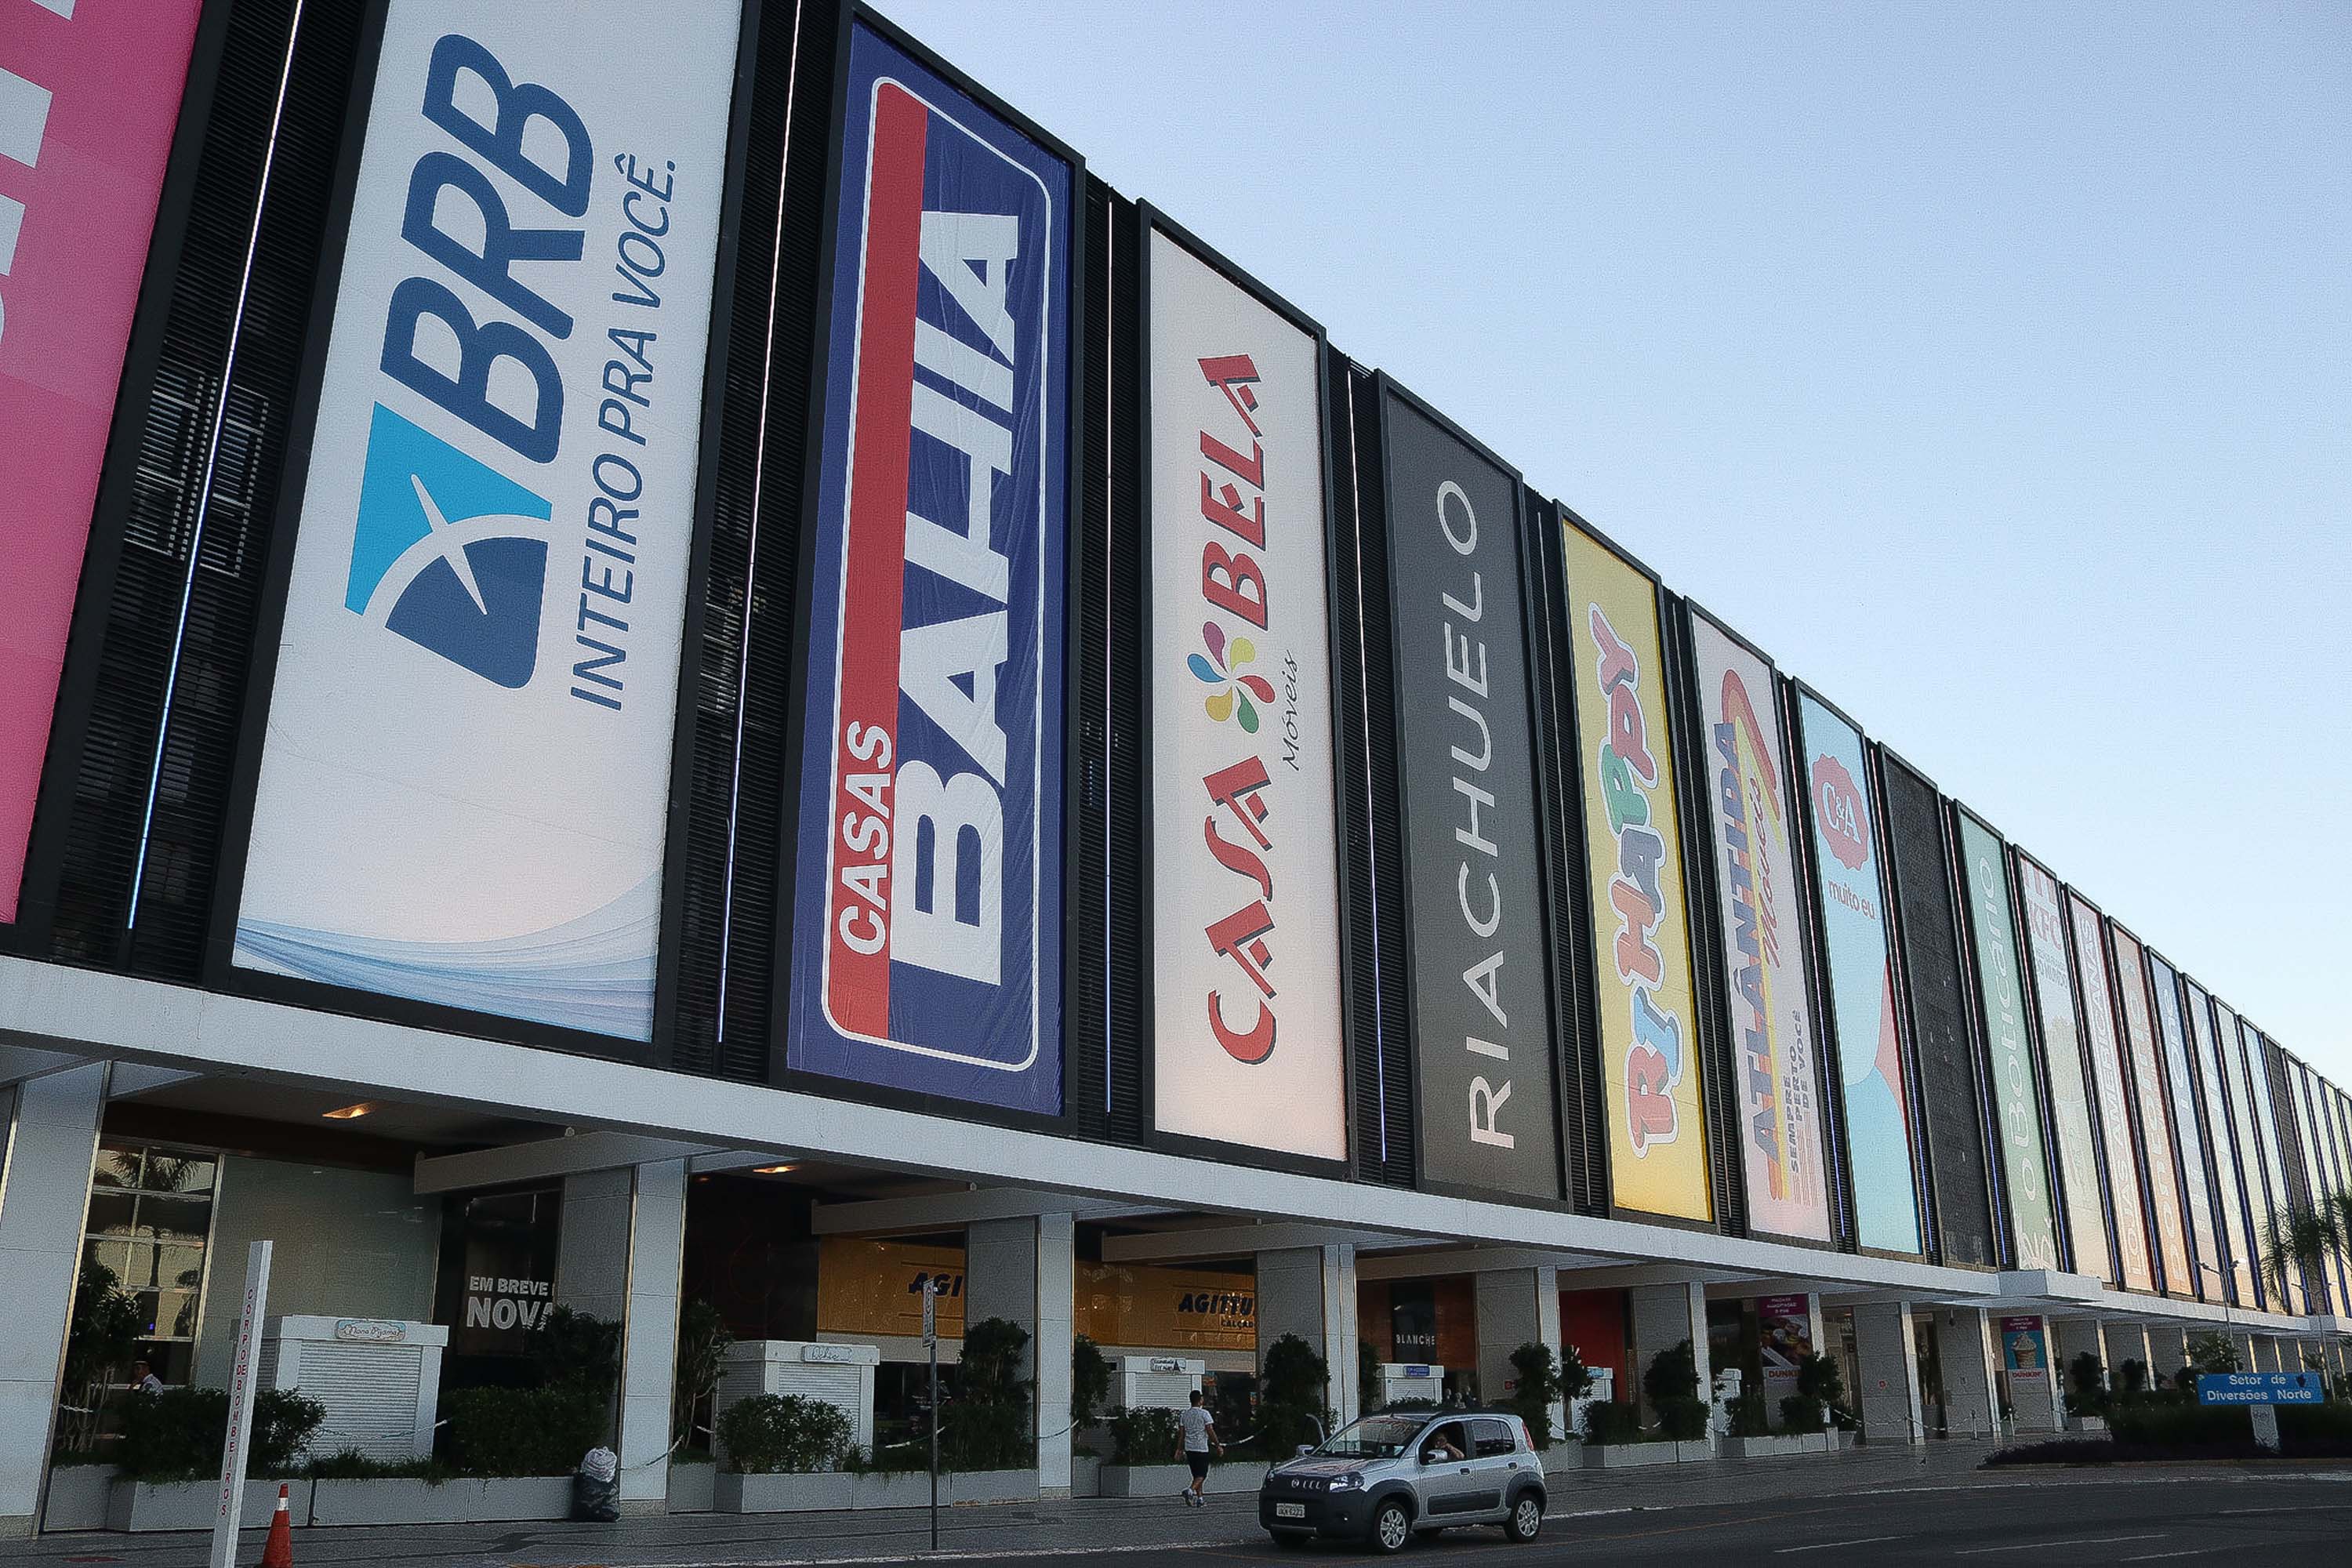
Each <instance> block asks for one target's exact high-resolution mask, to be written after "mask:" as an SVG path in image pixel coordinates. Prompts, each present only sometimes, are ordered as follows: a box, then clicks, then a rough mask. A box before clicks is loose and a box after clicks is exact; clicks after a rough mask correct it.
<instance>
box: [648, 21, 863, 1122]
mask: <svg viewBox="0 0 2352 1568" xmlns="http://www.w3.org/2000/svg"><path fill="white" fill-rule="evenodd" d="M803 13H813V14H814V15H810V16H803ZM833 25H834V8H833V7H831V6H827V5H789V4H776V5H768V6H765V7H764V8H763V9H762V11H761V19H760V28H759V37H758V38H757V40H756V42H755V43H754V45H753V47H754V49H755V50H756V52H757V58H756V59H755V61H754V64H753V68H752V80H751V111H750V115H749V124H748V137H747V142H746V146H745V152H744V163H743V168H742V182H743V190H742V205H741V209H740V212H741V216H740V231H739V237H738V241H737V247H736V261H735V268H736V269H735V277H734V295H733V300H732V307H733V308H732V314H731V321H732V326H731V330H730V342H729V344H728V351H727V360H726V364H727V369H726V393H725V405H724V407H723V410H722V412H721V414H720V416H719V426H718V432H717V437H716V440H715V443H714V445H713V447H712V449H711V450H710V451H709V452H708V453H706V454H705V460H706V461H709V462H715V463H716V464H717V465H718V475H717V482H716V485H715V490H714V495H715V506H714V509H713V512H712V521H711V535H710V546H709V565H708V568H707V576H706V578H705V580H704V584H703V594H702V647H701V650H700V653H701V658H700V659H699V660H698V668H699V675H698V680H697V683H696V685H695V686H694V688H693V689H692V692H691V698H692V700H693V701H694V702H695V704H696V722H695V737H696V739H695V749H694V755H693V756H692V758H691V759H690V760H689V763H688V766H687V767H686V768H685V769H684V770H682V773H681V777H682V778H683V781H684V785H685V788H686V789H687V791H688V816H687V831H686V844H685V848H684V853H683V854H682V856H681V857H680V861H679V867H680V869H679V873H678V874H679V876H680V879H681V880H682V882H683V884H684V886H683V888H682V890H681V891H682V899H681V904H682V910H683V916H682V921H681V924H680V928H679V938H678V963H677V1004H676V1032H675V1035H674V1036H673V1042H672V1046H671V1052H670V1065H671V1066H672V1067H675V1068H679V1069H681V1070H683V1071H688V1072H696V1073H704V1074H709V1075H711V1076H715V1077H722V1078H730V1079H743V1080H747V1081H759V1080H763V1079H765V1078H766V1077H767V1073H768V1055H769V1040H768V1029H769V1019H770V1017H771V1007H770V1004H771V994H772V982H773V972H774V937H775V910H776V895H775V877H774V868H775V866H776V853H777V843H778V833H779V814H778V812H777V809H776V803H777V801H778V800H780V799H781V798H782V795H781V794H780V792H781V790H782V737H783V723H784V720H783V697H784V691H783V680H782V670H784V669H785V668H789V658H790V653H789V650H790V647H791V637H792V636H793V626H792V612H791V605H792V602H793V601H792V584H793V566H794V562H795V558H796V555H797V540H796V536H797V534H798V531H799V530H798V527H797V522H798V517H799V510H800V499H801V459H800V453H801V448H802V442H803V432H804V430H805V428H806V420H807V410H808V394H807V386H808V374H809V356H810V354H811V353H812V352H813V351H812V347H811V343H812V334H813V332H814V325H815V312H816V289H817V276H816V270H817V245H818V238H817V226H818V223H819V221H820V214H821V212H822V206H823V202H824V160H825V137H826V131H827V113H826V110H827V102H828V100H829V98H830V90H831V89H830V85H829V84H830V79H831V78H830V66H829V62H830V60H831V59H832V53H833V51H832V44H831V38H830V34H831V32H832V28H833ZM799 28H808V29H814V31H816V32H821V33H823V34H824V35H825V36H824V37H822V38H819V37H811V36H808V35H807V34H805V33H804V34H803V36H802V37H800V38H799V39H798V45H799V70H798V74H797V79H796V77H795V72H794V45H795V37H794V35H795V30H796V29H799ZM788 160H789V162H788ZM730 870H731V873H732V876H731V880H730ZM722 1019H723V1020H724V1024H725V1026H724V1028H722V1027H721V1020H722Z"/></svg>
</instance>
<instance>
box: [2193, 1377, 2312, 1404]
mask: <svg viewBox="0 0 2352 1568" xmlns="http://www.w3.org/2000/svg"><path fill="white" fill-rule="evenodd" d="M2326 1397H2327V1386H2326V1383H2325V1381H2324V1380H2322V1378H2321V1377H2320V1375H2319V1373H2315V1372H2209V1373H2205V1374H2204V1375H2203V1376H2201V1377H2200V1378H2199V1379H2198V1380H2197V1403H2198V1404H2200V1405H2317V1404H2319V1403H2320V1402H2321V1401H2322V1400H2324V1399H2326Z"/></svg>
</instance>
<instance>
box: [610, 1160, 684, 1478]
mask: <svg viewBox="0 0 2352 1568" xmlns="http://www.w3.org/2000/svg"><path fill="white" fill-rule="evenodd" d="M635 1178H636V1180H635V1189H636V1190H635V1194H634V1195H635V1203H634V1204H633V1205H632V1209H631V1224H630V1230H629V1252H628V1258H629V1273H628V1281H627V1289H628V1310H627V1311H626V1312H625V1314H624V1316H623V1318H622V1322H623V1323H624V1325H625V1328H624V1331H623V1334H622V1340H621V1448H620V1453H621V1511H622V1512H624V1513H663V1512H667V1510H668V1508H669V1463H668V1459H667V1455H668V1453H669V1445H670V1421H671V1415H672V1413H671V1408H670V1406H671V1401H672V1395H673V1394H675V1392H676V1390H677V1309H678V1300H677V1298H678V1290H679V1288H680V1285H679V1282H680V1279H681V1277H682V1274H683V1270H684V1268H685V1259H686V1162H685V1161H684V1160H657V1161H655V1162H654V1163H651V1164H646V1165H639V1166H638V1167H637V1168H636V1171H635Z"/></svg>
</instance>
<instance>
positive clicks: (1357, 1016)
mask: <svg viewBox="0 0 2352 1568" xmlns="http://www.w3.org/2000/svg"><path fill="white" fill-rule="evenodd" d="M1326 379H1327V380H1328V383H1329V385H1330V388H1331V398H1332V405H1331V426H1332V431H1333V439H1334V440H1335V441H1339V442H1343V443H1345V449H1346V455H1347V457H1348V458H1349V480H1350V482H1348V483H1344V484H1342V485H1341V486H1339V489H1346V490H1349V491H1350V492H1351V493H1350V494H1349V497H1348V504H1347V506H1346V507H1345V508H1344V509H1341V508H1337V507H1335V512H1336V513H1337V515H1336V516H1335V518H1334V522H1335V525H1336V526H1335V530H1334V534H1333V538H1334V548H1335V549H1338V550H1339V552H1341V553H1342V556H1343V557H1344V559H1343V562H1342V568H1341V570H1340V572H1339V579H1340V588H1339V592H1340V599H1339V601H1338V602H1335V603H1334V605H1333V606H1332V613H1333V615H1334V616H1338V617H1341V626H1342V631H1341V635H1340V638H1339V641H1340V645H1341V647H1343V648H1353V649H1354V650H1355V654H1356V657H1354V658H1345V657H1343V658H1341V659H1340V660H1339V665H1340V682H1339V690H1340V692H1341V698H1340V709H1341V711H1340V715H1339V747H1340V758H1339V766H1340V768H1341V770H1342V772H1343V774H1344V777H1345V785H1346V787H1347V789H1348V790H1349V793H1350V795H1351V797H1354V796H1362V797H1365V799H1364V805H1363V806H1362V807H1361V808H1360V809H1357V810H1353V811H1350V812H1349V814H1348V816H1347V818H1346V822H1347V832H1348V838H1349V843H1348V866H1349V882H1348V888H1347V897H1348V903H1347V908H1348V919H1349V921H1350V923H1351V925H1352V927H1353V931H1354V939H1355V940H1353V941H1352V942H1349V962H1350V963H1353V964H1355V965H1356V969H1355V972H1354V973H1353V974H1351V975H1350V977H1349V978H1350V980H1351V981H1352V982H1353V984H1352V985H1351V986H1350V987H1349V1005H1350V1006H1351V1008H1352V1009H1353V1016H1351V1017H1350V1018H1349V1037H1350V1039H1351V1040H1352V1042H1353V1047H1354V1052H1355V1058H1356V1059H1355V1061H1354V1062H1353V1063H1352V1064H1351V1065H1352V1068H1353V1069H1354V1070H1353V1072H1352V1075H1351V1077H1352V1081H1353V1085H1354V1095H1355V1122H1356V1126H1355V1133H1356V1136H1355V1163H1356V1173H1357V1175H1358V1176H1359V1177H1360V1179H1362V1180H1364V1181H1368V1182H1377V1183H1380V1184H1383V1185H1387V1186H1399V1187H1407V1186H1411V1185H1412V1184H1413V1183H1414V1181H1415V1179H1416V1176H1417V1173H1418V1172H1419V1169H1420V1163H1419V1159H1418V1156H1417V1152H1416V1150H1417V1144H1416V1140H1415V1132H1416V1131H1417V1129H1416V1128H1415V1126H1414V1122H1413V1101H1412V1078H1413V1074H1412V1059H1411V1057H1410V1054H1409V1053H1410V1052H1411V1050H1412V1030H1411V1028H1410V1026H1409V1023H1408V1020H1407V1016H1406V1012H1405V975H1406V973H1407V971H1408V969H1409V967H1410V964H1411V951H1412V950H1411V948H1410V946H1409V945H1408V941H1409V933H1408V932H1407V931H1406V930H1405V917H1404V816H1403V801H1402V790H1403V785H1402V781H1401V780H1400V779H1399V777H1398V774H1397V747H1396V735H1397V728H1396V677H1395V668H1394V661H1392V660H1391V658H1389V639H1390V637H1391V635H1392V634H1391V629H1390V625H1389V621H1390V616H1389V605H1390V604H1391V599H1390V597H1389V567H1388V554H1387V550H1386V547H1385V542H1386V540H1387V538H1388V531H1387V528H1386V526H1385V525H1384V523H1383V521H1382V520H1383V519H1384V518H1385V517H1386V515H1387V513H1386V510H1385V509H1386V507H1387V505H1388V490H1387V487H1386V485H1385V483H1384V482H1383V479H1382V475H1381V443H1380V430H1381V405H1380V393H1379V389H1378V386H1377V385H1376V384H1375V383H1374V381H1373V379H1372V377H1371V375H1370V373H1368V372H1364V371H1362V370H1360V368H1359V367H1358V366H1357V365H1356V364H1355V363H1354V362H1352V361H1350V360H1349V358H1348V357H1347V356H1346V355H1345V354H1343V353H1339V351H1337V350H1333V351H1331V353H1330V357H1329V360H1328V372H1327V377H1326Z"/></svg>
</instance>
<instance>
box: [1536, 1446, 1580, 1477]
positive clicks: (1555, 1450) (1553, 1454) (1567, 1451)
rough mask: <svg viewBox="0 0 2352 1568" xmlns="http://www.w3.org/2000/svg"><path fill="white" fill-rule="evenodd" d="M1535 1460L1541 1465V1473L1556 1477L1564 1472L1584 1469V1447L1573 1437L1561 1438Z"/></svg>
mask: <svg viewBox="0 0 2352 1568" xmlns="http://www.w3.org/2000/svg"><path fill="white" fill-rule="evenodd" d="M1536 1458H1538V1459H1539V1460H1541V1461H1542V1463H1543V1473H1544V1474H1545V1475H1548V1476H1556V1475H1559V1474H1560V1473H1561V1472H1562V1471H1565V1470H1580V1469H1582V1468H1584V1445H1583V1444H1582V1443H1581V1442H1580V1441H1578V1440H1577V1439H1576V1438H1574V1437H1563V1438H1561V1439H1560V1440H1559V1442H1557V1443H1554V1444H1553V1445H1552V1446H1551V1447H1549V1448H1546V1449H1545V1450H1544V1451H1543V1452H1542V1453H1540V1454H1538V1455H1537V1456H1536Z"/></svg>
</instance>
